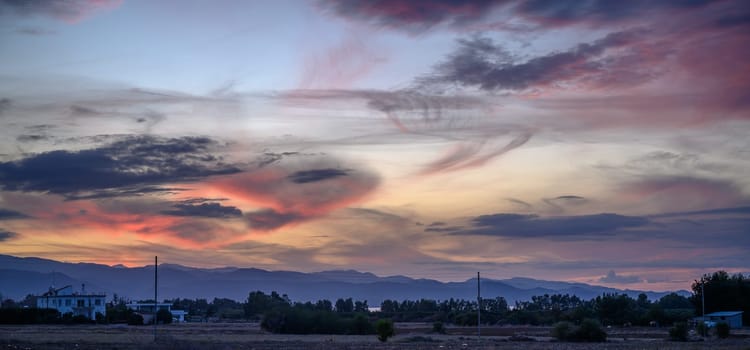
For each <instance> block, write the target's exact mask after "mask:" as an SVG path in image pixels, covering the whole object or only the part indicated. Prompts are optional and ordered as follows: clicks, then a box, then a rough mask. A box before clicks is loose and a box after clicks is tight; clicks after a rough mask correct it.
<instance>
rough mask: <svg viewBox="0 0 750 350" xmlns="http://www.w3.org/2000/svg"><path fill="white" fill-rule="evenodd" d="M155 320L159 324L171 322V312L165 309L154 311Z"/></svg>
mask: <svg viewBox="0 0 750 350" xmlns="http://www.w3.org/2000/svg"><path fill="white" fill-rule="evenodd" d="M156 322H157V323H161V324H169V323H172V313H171V312H169V310H167V309H159V311H157V312H156Z"/></svg>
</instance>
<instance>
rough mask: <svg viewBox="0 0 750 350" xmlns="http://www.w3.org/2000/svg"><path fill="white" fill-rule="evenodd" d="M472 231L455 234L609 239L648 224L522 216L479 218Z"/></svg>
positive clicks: (632, 219)
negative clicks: (623, 230) (624, 230)
mask: <svg viewBox="0 0 750 350" xmlns="http://www.w3.org/2000/svg"><path fill="white" fill-rule="evenodd" d="M472 223H473V225H474V228H473V229H469V230H465V231H462V232H457V234H462V235H463V234H473V235H490V236H501V237H514V238H534V237H544V238H556V237H558V238H559V237H579V238H580V237H587V238H593V237H596V236H611V235H614V234H615V233H617V232H618V231H619V230H621V229H628V228H638V227H643V226H646V225H648V224H649V220H648V219H647V218H644V217H636V216H623V215H618V214H607V213H605V214H594V215H581V216H557V217H540V216H537V215H521V214H507V213H500V214H491V215H481V216H478V217H476V218H474V219H473V220H472Z"/></svg>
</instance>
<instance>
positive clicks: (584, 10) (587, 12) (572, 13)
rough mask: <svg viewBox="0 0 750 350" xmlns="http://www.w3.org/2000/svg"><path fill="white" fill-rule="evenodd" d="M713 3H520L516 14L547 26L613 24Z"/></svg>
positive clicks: (638, 0)
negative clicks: (655, 13)
mask: <svg viewBox="0 0 750 350" xmlns="http://www.w3.org/2000/svg"><path fill="white" fill-rule="evenodd" d="M712 2H716V1H714V0H666V1H649V0H630V1H608V0H590V1H575V0H569V1H565V0H563V1H555V0H528V1H519V5H518V6H517V7H516V11H517V13H519V14H522V15H526V16H530V17H532V19H535V20H538V21H540V22H543V23H546V24H558V25H559V24H575V23H603V24H604V23H612V22H614V21H620V20H625V19H629V18H638V17H642V16H644V15H648V14H650V13H653V12H654V11H657V10H680V9H691V8H692V9H698V8H701V7H703V6H706V5H708V4H710V3H712Z"/></svg>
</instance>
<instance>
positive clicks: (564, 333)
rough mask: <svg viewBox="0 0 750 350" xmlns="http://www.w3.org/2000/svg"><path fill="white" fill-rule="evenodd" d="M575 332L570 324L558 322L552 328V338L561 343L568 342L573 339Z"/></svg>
mask: <svg viewBox="0 0 750 350" xmlns="http://www.w3.org/2000/svg"><path fill="white" fill-rule="evenodd" d="M573 330H574V329H573V325H572V324H570V322H565V321H563V322H558V323H556V324H555V326H554V327H552V337H554V338H555V339H557V340H560V341H567V340H570V338H571V337H572V334H573Z"/></svg>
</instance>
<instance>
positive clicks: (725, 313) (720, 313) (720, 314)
mask: <svg viewBox="0 0 750 350" xmlns="http://www.w3.org/2000/svg"><path fill="white" fill-rule="evenodd" d="M741 314H742V311H718V312H712V313H710V314H706V316H711V317H726V316H736V315H741Z"/></svg>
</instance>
